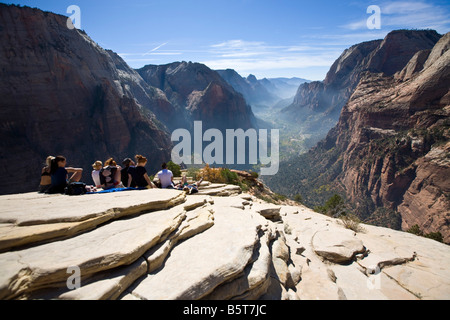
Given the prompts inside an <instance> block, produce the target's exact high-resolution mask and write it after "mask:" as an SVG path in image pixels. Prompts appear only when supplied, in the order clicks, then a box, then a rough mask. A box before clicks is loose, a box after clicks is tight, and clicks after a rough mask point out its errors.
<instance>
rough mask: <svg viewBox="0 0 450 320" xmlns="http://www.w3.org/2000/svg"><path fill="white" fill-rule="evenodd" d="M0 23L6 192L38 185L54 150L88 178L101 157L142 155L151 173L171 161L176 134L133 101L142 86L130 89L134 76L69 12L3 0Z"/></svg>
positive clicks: (0, 163)
mask: <svg viewBox="0 0 450 320" xmlns="http://www.w3.org/2000/svg"><path fill="white" fill-rule="evenodd" d="M0 21H1V22H0V29H1V30H2V32H1V35H0V47H1V49H0V77H1V79H2V82H1V84H0V96H1V97H2V98H1V100H0V118H1V129H0V130H1V131H0V132H1V135H2V137H3V139H2V140H3V142H2V145H1V153H2V155H3V156H2V159H1V160H0V168H1V172H2V175H3V176H4V177H5V179H7V180H8V181H9V183H8V184H4V185H3V186H1V187H0V193H2V194H5V193H14V192H29V191H34V190H36V188H37V186H38V185H39V175H40V172H41V169H42V167H43V165H44V162H45V159H46V158H47V156H49V155H53V156H57V155H59V154H62V155H64V156H66V157H67V159H68V165H69V166H73V167H81V168H84V169H85V174H84V177H83V178H84V179H85V181H86V182H88V183H91V178H90V174H89V173H90V171H91V170H92V167H91V166H90V165H91V164H92V163H93V162H94V161H95V160H102V161H105V160H106V159H108V158H109V157H111V156H114V157H116V158H117V160H118V161H121V160H122V159H123V158H125V157H133V156H134V155H135V154H138V153H139V154H144V155H146V156H147V158H148V159H149V169H150V168H152V166H154V168H153V170H156V169H157V168H159V166H160V163H162V161H167V160H166V159H167V158H168V157H169V156H170V152H169V150H170V145H171V141H170V137H169V135H168V134H167V133H166V132H165V131H164V128H160V127H158V126H157V125H156V123H157V122H156V118H155V115H154V114H153V113H152V112H151V109H147V108H144V107H143V105H141V104H140V103H138V102H137V101H136V100H135V99H134V96H133V94H134V93H135V92H136V91H137V89H136V87H137V86H138V85H139V83H137V84H136V85H135V86H134V87H133V88H132V89H130V90H129V89H128V87H129V84H130V83H134V82H135V80H134V79H131V78H132V77H133V76H135V75H136V74H125V72H123V70H121V69H120V68H117V65H118V64H119V62H120V63H121V64H125V63H124V62H123V60H121V59H120V58H119V57H114V58H113V57H112V56H111V55H110V54H109V53H108V52H107V51H105V50H103V49H102V48H100V47H99V46H98V45H97V44H96V43H95V42H94V41H92V40H91V39H90V38H89V37H88V36H87V35H86V34H85V33H84V32H82V31H79V30H77V29H73V30H70V29H68V28H67V25H66V24H67V17H64V16H60V15H55V14H52V13H48V12H42V11H40V10H37V9H31V8H19V7H16V6H7V5H4V4H1V5H0ZM126 77H128V78H129V80H128V82H124V81H123V79H124V78H126ZM136 79H137V78H136ZM140 81H141V82H143V80H142V79H140ZM147 98H148V99H150V100H153V101H154V99H153V97H147ZM141 100H143V98H142V99H141ZM147 102H148V101H147ZM156 102H157V101H154V102H153V104H155V103H156ZM148 103H150V102H148ZM18 158H20V159H26V161H15V160H14V159H18ZM119 159H120V160H119Z"/></svg>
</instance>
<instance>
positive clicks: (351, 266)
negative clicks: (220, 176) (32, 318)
mask: <svg viewBox="0 0 450 320" xmlns="http://www.w3.org/2000/svg"><path fill="white" fill-rule="evenodd" d="M219 195H221V196H219ZM0 203H1V204H2V208H4V210H2V212H1V213H0V222H1V227H0V244H1V249H0V250H1V252H2V253H0V268H1V270H2V272H1V274H0V298H1V299H64V300H72V299H76V300H79V299H81V300H106V299H122V300H130V299H131V300H140V299H152V300H177V299H182V300H198V299H204V300H228V299H238V300H245V299H251V300H255V299H262V300H266V299H277V300H279V299H289V300H298V299H304V300H310V299H311V300H315V299H327V300H329V299H351V300H359V299H364V300H366V299H412V300H417V299H449V298H450V297H449V292H450V290H449V289H450V278H449V272H448V271H449V270H448V268H449V265H450V264H449V263H448V262H450V249H449V247H448V246H446V245H443V244H440V243H438V242H435V241H432V240H429V239H425V238H422V237H418V236H414V235H412V234H407V233H403V232H398V231H393V230H389V229H384V228H378V227H373V226H362V228H359V229H360V231H358V233H355V232H354V231H351V230H348V229H345V228H344V226H343V225H342V223H341V222H340V221H339V220H336V219H333V218H329V217H327V216H323V215H320V214H317V213H315V212H313V211H312V210H310V209H307V208H306V207H303V206H292V205H274V204H268V203H266V202H264V201H261V200H259V199H257V198H255V197H254V196H252V195H251V194H246V193H242V192H241V190H240V188H239V187H237V186H232V185H219V184H210V183H208V182H205V184H204V186H202V188H201V189H200V192H199V193H198V194H196V195H188V196H187V195H186V194H185V193H184V192H180V191H174V190H156V189H154V190H145V191H123V192H116V193H109V194H92V195H91V194H89V195H84V196H77V197H70V196H62V195H54V196H50V195H39V194H36V193H29V194H18V195H10V196H0ZM86 203H89V206H87V205H86ZM61 206H65V207H67V208H68V210H64V211H63V210H60V207H61ZM30 208H32V210H30Z"/></svg>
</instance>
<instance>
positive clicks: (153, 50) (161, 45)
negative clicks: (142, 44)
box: [144, 42, 168, 56]
mask: <svg viewBox="0 0 450 320" xmlns="http://www.w3.org/2000/svg"><path fill="white" fill-rule="evenodd" d="M166 44H168V42H164V43H163V44H160V45H159V46H157V47H156V48H154V49H152V50H150V51H149V52H147V53H146V54H144V56H146V55H149V54H150V53H152V52H155V51H156V50H158V49H159V48H161V47H163V46H165V45H166Z"/></svg>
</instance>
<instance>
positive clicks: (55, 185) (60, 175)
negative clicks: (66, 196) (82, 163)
mask: <svg viewBox="0 0 450 320" xmlns="http://www.w3.org/2000/svg"><path fill="white" fill-rule="evenodd" d="M66 164H67V160H66V158H64V157H63V156H57V157H55V159H53V160H52V166H51V170H50V175H51V179H52V186H51V187H50V188H49V190H48V191H47V193H64V189H65V188H66V187H67V185H68V184H69V183H70V182H79V181H80V180H81V176H82V174H83V169H81V168H72V167H68V168H66ZM69 173H73V175H72V176H71V177H70V178H69Z"/></svg>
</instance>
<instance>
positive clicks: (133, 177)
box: [128, 155, 156, 189]
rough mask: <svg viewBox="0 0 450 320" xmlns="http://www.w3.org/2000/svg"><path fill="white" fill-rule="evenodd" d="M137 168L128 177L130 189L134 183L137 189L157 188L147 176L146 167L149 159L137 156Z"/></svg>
mask: <svg viewBox="0 0 450 320" xmlns="http://www.w3.org/2000/svg"><path fill="white" fill-rule="evenodd" d="M135 158H136V163H137V165H136V167H135V168H134V169H133V170H132V171H131V172H130V174H129V176H128V187H130V186H131V184H132V183H133V182H134V183H135V184H136V187H137V188H140V189H143V188H146V189H153V188H156V186H155V185H154V184H153V182H151V181H150V177H149V176H148V174H147V169H145V165H146V164H147V158H146V157H144V156H142V155H136V157H135Z"/></svg>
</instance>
